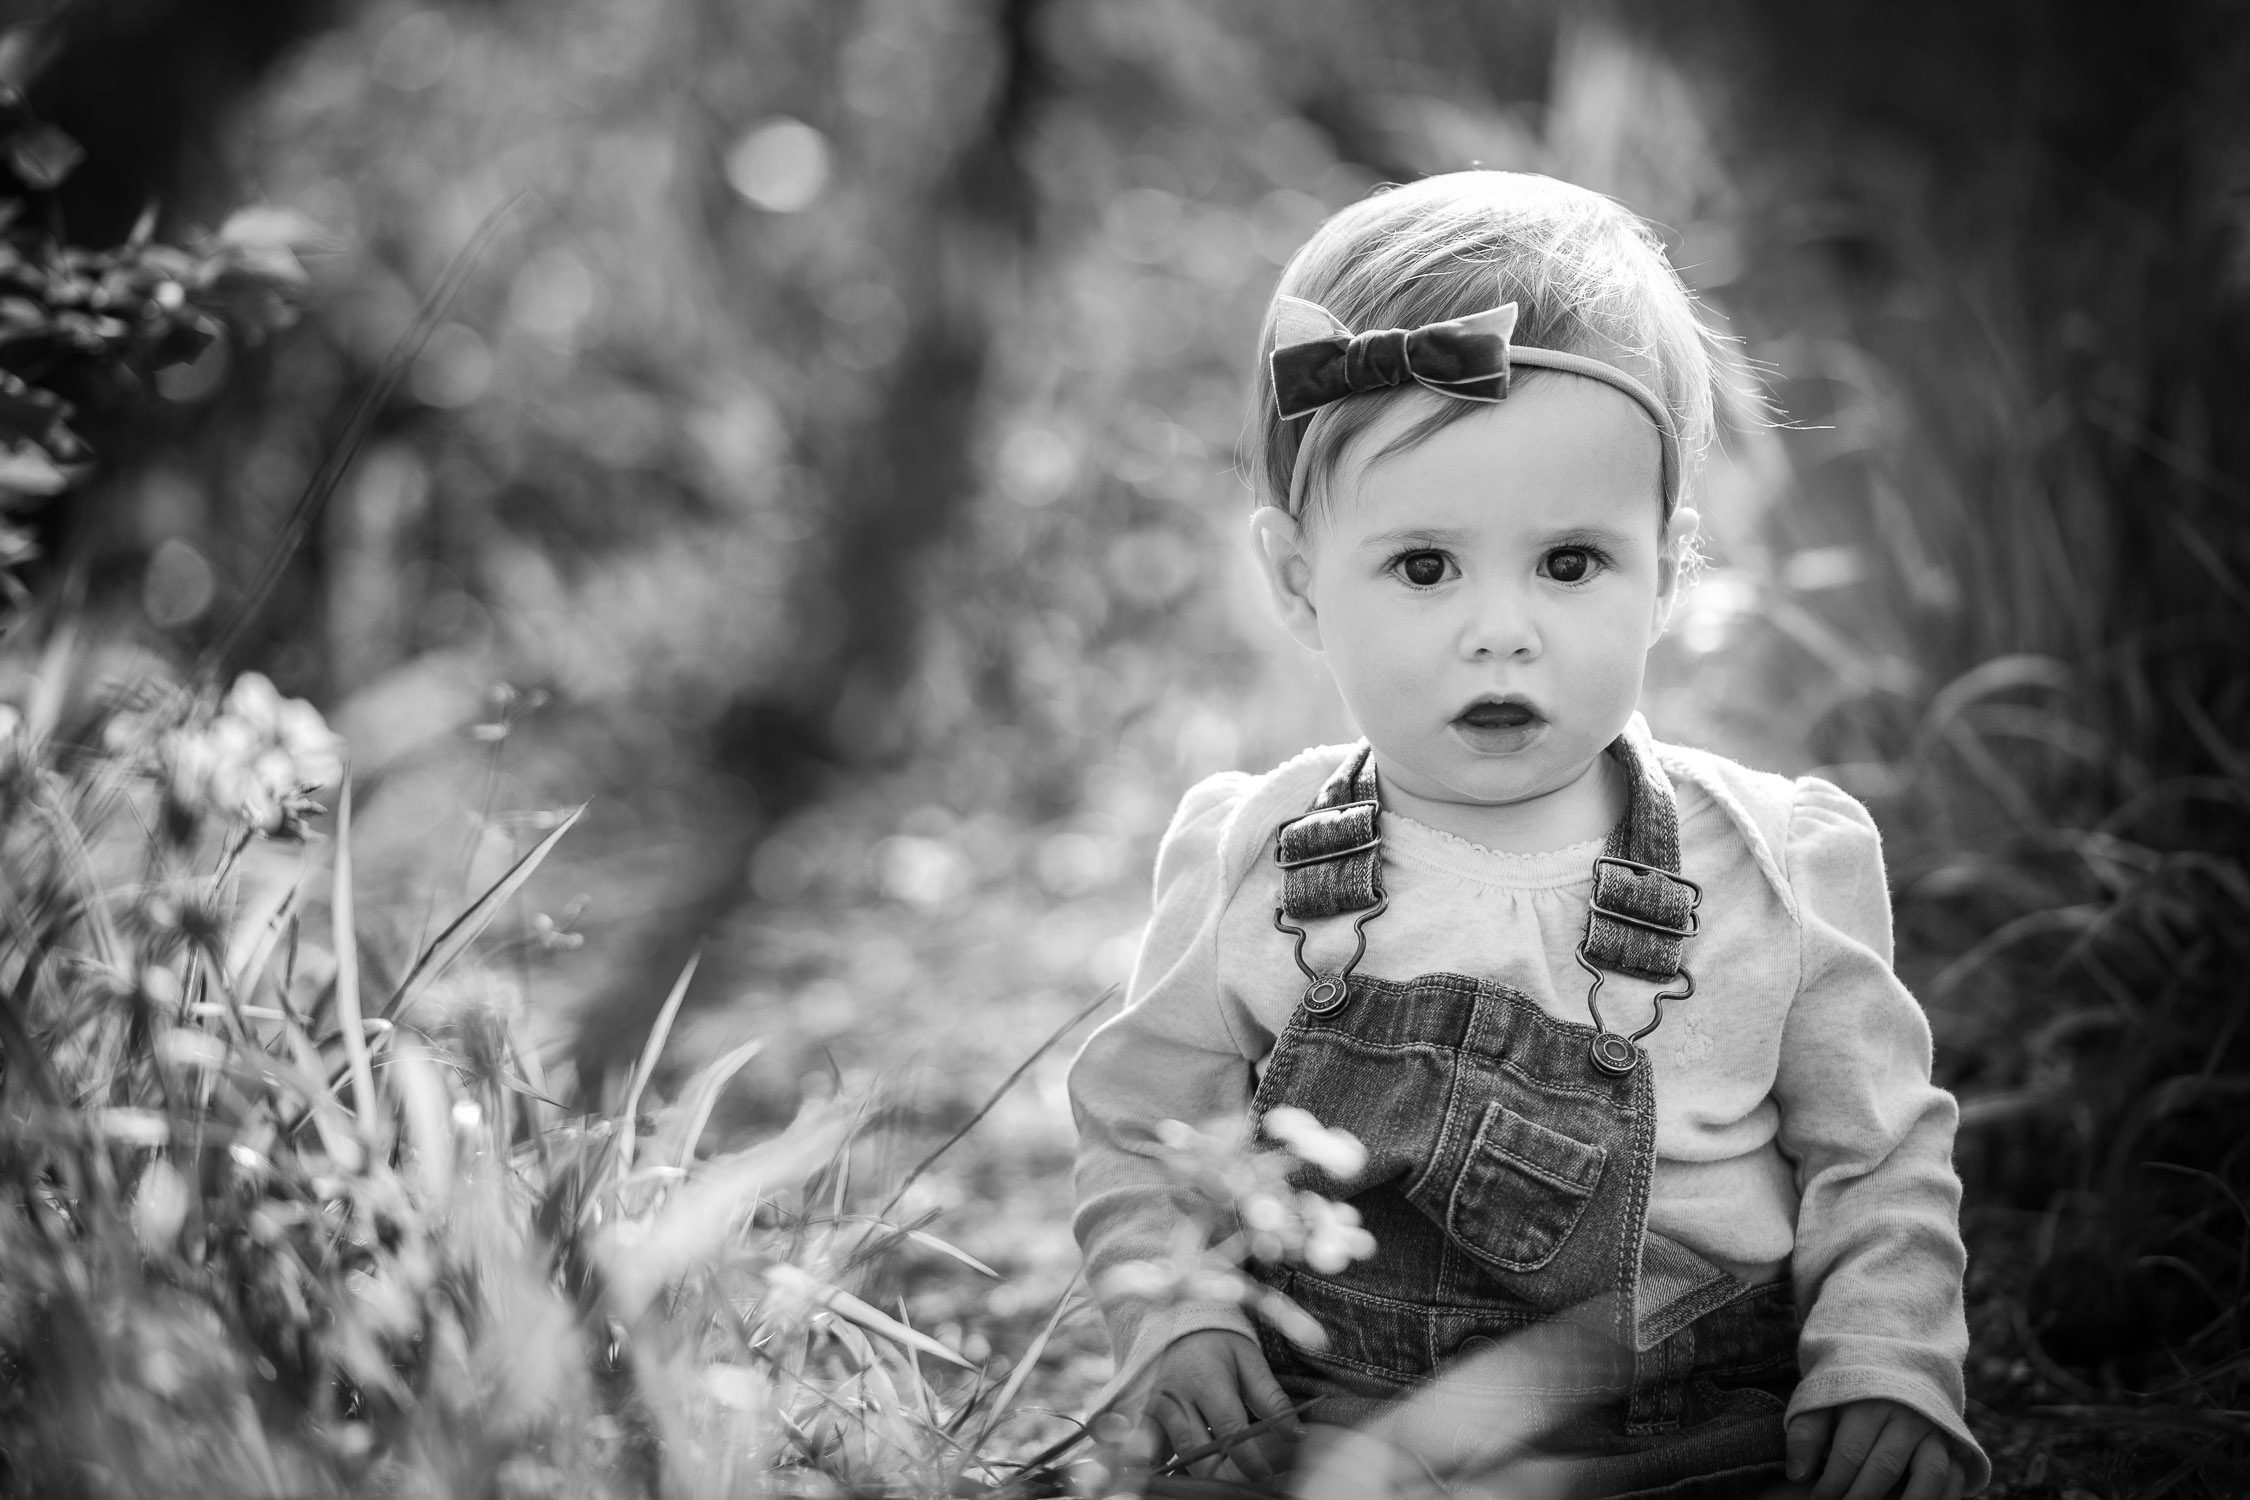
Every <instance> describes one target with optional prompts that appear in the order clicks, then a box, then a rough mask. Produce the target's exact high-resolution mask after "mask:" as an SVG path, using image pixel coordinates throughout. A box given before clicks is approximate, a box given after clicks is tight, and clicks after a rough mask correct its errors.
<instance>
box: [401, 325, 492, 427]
mask: <svg viewBox="0 0 2250 1500" xmlns="http://www.w3.org/2000/svg"><path fill="white" fill-rule="evenodd" d="M491 386H492V351H491V349H490V348H488V347H486V345H485V342H484V339H483V338H482V337H481V336H479V335H478V333H477V331H476V330H475V329H473V328H468V327H465V326H463V325H462V324H459V323H448V324H446V325H445V326H444V327H443V328H440V329H439V330H438V331H437V332H435V333H433V334H431V335H430V341H429V342H428V343H426V344H424V345H423V346H422V353H421V356H420V357H419V358H417V359H416V360H415V361H414V373H413V375H412V376H411V377H409V380H408V388H409V389H410V390H412V391H413V393H414V399H415V400H417V401H419V402H421V403H422V404H423V405H425V406H437V407H445V408H453V407H461V406H467V405H469V404H470V403H471V402H473V401H475V400H476V399H477V398H478V397H479V396H482V395H483V394H484V393H485V392H486V391H487V390H489V389H490V388H491Z"/></svg>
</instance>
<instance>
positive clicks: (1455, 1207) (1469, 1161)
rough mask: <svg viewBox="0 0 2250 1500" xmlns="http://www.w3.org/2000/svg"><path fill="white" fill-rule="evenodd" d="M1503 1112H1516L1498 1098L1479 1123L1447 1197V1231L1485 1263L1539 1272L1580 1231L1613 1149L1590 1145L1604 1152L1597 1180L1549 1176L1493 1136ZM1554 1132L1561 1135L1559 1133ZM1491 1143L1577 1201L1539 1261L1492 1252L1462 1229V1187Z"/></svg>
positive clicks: (1496, 1150) (1497, 1151)
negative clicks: (1581, 1181)
mask: <svg viewBox="0 0 2250 1500" xmlns="http://www.w3.org/2000/svg"><path fill="white" fill-rule="evenodd" d="M1503 1114H1515V1111H1513V1110H1511V1109H1509V1108H1508V1107H1507V1106H1506V1105H1504V1104H1501V1103H1500V1102H1499V1101H1497V1100H1495V1101H1493V1102H1492V1103H1490V1104H1488V1105H1486V1106H1485V1113H1484V1117H1483V1118H1482V1119H1480V1120H1479V1121H1478V1122H1477V1131H1476V1134H1475V1136H1474V1137H1472V1138H1471V1140H1470V1142H1469V1154H1468V1155H1467V1157H1465V1158H1464V1159H1463V1160H1462V1163H1461V1170H1460V1171H1459V1173H1457V1174H1456V1175H1455V1177H1454V1179H1453V1191H1452V1193H1451V1194H1450V1195H1449V1196H1448V1197H1447V1199H1446V1205H1445V1228H1446V1232H1447V1233H1448V1234H1449V1235H1451V1236H1452V1237H1453V1238H1454V1239H1455V1241H1457V1242H1458V1243H1459V1244H1460V1246H1461V1248H1462V1249H1463V1250H1465V1251H1467V1252H1468V1253H1469V1254H1470V1255H1471V1256H1473V1257H1475V1258H1476V1259H1478V1260H1480V1261H1483V1262H1485V1263H1486V1264H1488V1265H1495V1266H1499V1267H1501V1268H1502V1269H1504V1270H1509V1271H1518V1272H1530V1271H1537V1270H1539V1269H1540V1268H1541V1267H1543V1266H1545V1265H1547V1264H1548V1263H1549V1262H1550V1261H1552V1260H1553V1259H1554V1258H1555V1257H1556V1256H1557V1255H1560V1254H1561V1253H1562V1247H1563V1246H1564V1245H1566V1244H1568V1243H1569V1242H1570V1237H1571V1236H1572V1235H1573V1234H1576V1233H1577V1232H1578V1224H1579V1221H1580V1220H1582V1219H1584V1218H1585V1217H1586V1207H1587V1205H1588V1204H1589V1203H1591V1202H1592V1201H1593V1198H1594V1186H1595V1185H1596V1184H1598V1183H1599V1182H1600V1181H1601V1171H1602V1170H1603V1169H1606V1168H1607V1166H1608V1164H1609V1148H1608V1147H1606V1146H1591V1147H1590V1148H1589V1149H1591V1150H1593V1151H1596V1152H1598V1153H1600V1156H1599V1160H1598V1162H1597V1169H1596V1171H1595V1174H1594V1183H1591V1184H1587V1185H1584V1186H1581V1185H1579V1184H1578V1183H1574V1182H1561V1181H1558V1180H1555V1179H1551V1178H1549V1177H1548V1176H1547V1174H1545V1173H1541V1172H1537V1171H1536V1169H1533V1168H1532V1167H1531V1164H1530V1163H1528V1162H1525V1161H1523V1160H1521V1159H1520V1158H1519V1157H1518V1156H1517V1155H1516V1154H1515V1153H1514V1152H1512V1151H1507V1150H1504V1149H1502V1148H1501V1146H1500V1145H1499V1143H1498V1142H1497V1141H1495V1140H1493V1139H1492V1129H1493V1126H1494V1124H1495V1123H1496V1122H1497V1120H1498V1118H1499V1116H1501V1115H1503ZM1515 1117H1516V1118H1517V1119H1519V1120H1523V1119H1524V1116H1522V1115H1516V1116H1515ZM1525 1123H1527V1124H1529V1123H1532V1122H1530V1121H1528V1120H1527V1121H1525ZM1552 1133H1556V1134H1559V1132H1552ZM1578 1144H1580V1145H1588V1143H1587V1142H1584V1141H1581V1142H1579V1143H1578ZM1487 1146H1489V1147H1490V1148H1491V1149H1492V1151H1493V1154H1494V1155H1496V1156H1499V1157H1501V1158H1502V1159H1504V1160H1505V1161H1507V1162H1509V1163H1510V1164H1511V1165H1514V1166H1518V1167H1520V1168H1523V1169H1525V1170H1526V1171H1531V1172H1533V1174H1534V1180H1537V1181H1546V1182H1551V1183H1552V1185H1553V1186H1555V1187H1556V1188H1558V1189H1560V1190H1561V1191H1563V1192H1565V1193H1567V1194H1569V1195H1570V1196H1571V1197H1572V1198H1573V1199H1574V1200H1575V1201H1576V1204H1577V1208H1576V1211H1575V1212H1573V1213H1571V1215H1570V1222H1569V1223H1568V1224H1566V1225H1565V1226H1564V1227H1563V1230H1562V1232H1561V1233H1560V1234H1558V1235H1556V1236H1555V1242H1554V1243H1553V1244H1552V1245H1550V1246H1548V1247H1547V1250H1546V1253H1545V1254H1543V1255H1540V1256H1539V1257H1538V1258H1537V1259H1535V1260H1528V1261H1520V1260H1508V1259H1506V1258H1504V1257H1502V1256H1499V1255H1495V1254H1493V1253H1492V1252H1491V1251H1489V1250H1486V1249H1484V1248H1482V1247H1480V1246H1479V1245H1478V1244H1477V1242H1476V1240H1475V1239H1474V1238H1472V1237H1471V1236H1470V1235H1468V1234H1466V1233H1465V1232H1463V1230H1462V1229H1461V1226H1460V1220H1461V1190H1462V1187H1463V1185H1464V1184H1465V1183H1466V1182H1467V1181H1468V1177H1469V1172H1470V1170H1471V1168H1473V1167H1474V1166H1475V1165H1476V1160H1477V1156H1478V1153H1479V1152H1480V1150H1481V1149H1483V1148H1484V1147H1487Z"/></svg>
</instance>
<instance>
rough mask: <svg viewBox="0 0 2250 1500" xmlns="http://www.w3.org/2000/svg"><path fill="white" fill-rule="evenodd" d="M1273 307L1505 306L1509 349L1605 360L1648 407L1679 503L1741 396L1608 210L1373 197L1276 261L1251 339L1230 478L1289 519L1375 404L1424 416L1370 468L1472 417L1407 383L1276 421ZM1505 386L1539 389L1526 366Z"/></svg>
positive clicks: (1654, 253) (1652, 248)
mask: <svg viewBox="0 0 2250 1500" xmlns="http://www.w3.org/2000/svg"><path fill="white" fill-rule="evenodd" d="M1281 295H1287V296H1293V297H1301V298H1303V299H1305V300H1306V301H1308V302H1315V303H1318V304H1319V305H1320V306H1322V307H1324V308H1326V309H1327V310H1328V311H1329V312H1330V313H1332V314H1334V315H1335V316H1336V317H1337V318H1338V319H1340V320H1341V321H1342V322H1343V323H1344V325H1345V326H1346V327H1348V328H1350V329H1352V330H1353V331H1354V332H1355V333H1356V332H1363V331H1365V330H1368V329H1377V328H1415V327H1420V326H1421V325H1423V324H1427V323H1435V322H1443V321H1445V320H1448V319H1452V318H1460V317H1466V316H1468V315H1470V314H1472V313H1478V312H1483V311H1485V310H1487V309H1489V308H1492V307H1496V306H1499V305H1500V304H1501V303H1504V302H1513V303H1515V304H1516V307H1517V322H1516V330H1515V335H1514V342H1515V343H1517V344H1521V345H1526V346H1532V347H1538V348H1545V349H1560V350H1564V351H1567V352H1569V353H1572V354H1580V355H1585V356H1587V357H1589V358H1593V359H1599V360H1604V361H1607V362H1609V363H1611V364H1614V365H1617V366H1618V367H1620V368H1621V369H1623V370H1625V371H1626V372H1627V373H1629V374H1631V375H1633V376H1634V377H1635V378H1636V379H1638V380H1640V381H1641V382H1642V383H1643V384H1644V385H1646V386H1648V387H1649V388H1650V389H1651V390H1653V391H1654V392H1655V393H1656V395H1657V397H1658V399H1659V400H1660V401H1662V402H1663V404H1664V406H1665V408H1666V410H1667V411H1668V412H1669V413H1670V414H1671V418H1672V423H1673V427H1674V430H1675V431H1676V432H1677V433H1678V435H1679V440H1680V453H1681V464H1682V474H1681V484H1680V486H1679V488H1678V495H1679V496H1684V495H1686V494H1689V493H1691V492H1692V489H1693V485H1694V480H1695V477H1696V475H1697V474H1698V472H1699V471H1700V470H1701V468H1702V464H1703V459H1704V455H1705V453H1706V451H1707V450H1708V449H1709V447H1710V445H1711V441H1712V438H1713V435H1714V433H1715V431H1716V430H1717V426H1718V421H1719V416H1720V413H1721V412H1722V411H1723V410H1726V409H1729V408H1730V407H1731V406H1732V405H1734V404H1738V403H1739V401H1740V400H1741V399H1742V392H1743V391H1744V390H1745V389H1746V386H1747V381H1746V380H1745V379H1744V377H1743V374H1742V371H1741V369H1740V362H1739V359H1738V358H1737V357H1736V356H1735V355H1734V353H1733V351H1732V346H1731V344H1730V343H1729V342H1728V341H1727V340H1726V339H1724V338H1723V337H1722V336H1721V335H1720V334H1719V333H1718V332H1717V331H1716V330H1715V329H1714V328H1713V327H1711V326H1710V324H1709V323H1708V322H1707V321H1706V319H1705V317H1704V316H1703V314H1702V313H1701V311H1700V310H1699V308H1698V307H1697V305H1696V303H1695V301H1694V299H1693V297H1692V296H1691V294H1690V293H1689V292H1688V290H1687V288H1686V287H1685V286H1683V285H1682V284H1681V282H1680V278H1679V276H1678V274H1677V273H1676V272H1674V271H1673V269H1672V266H1671V264H1670V262H1669V261H1668V260H1667V259H1666V258H1665V254H1664V248H1663V245H1662V243H1661V242H1660V241H1659V240H1658V238H1657V236H1656V234H1655V233H1654V231H1653V230H1651V229H1650V228H1649V226H1648V225H1647V224H1645V223H1644V222H1643V221H1642V220H1641V219H1640V218H1638V217H1637V216H1636V215H1634V214H1633V213H1632V211H1631V210H1629V209H1627V208H1626V207H1625V206H1624V205H1622V204H1620V203H1618V202H1617V201H1616V200H1615V199H1613V198H1609V197H1606V196H1604V195H1602V194H1600V193H1596V192H1592V191H1590V190H1588V189H1586V188H1581V187H1577V186H1575V185H1573V184H1571V183H1567V182H1563V181H1561V180H1559V179H1557V178H1553V177H1545V176H1540V175H1538V174H1536V173H1527V172H1497V171H1485V170H1474V171H1465V172H1449V173H1445V174H1443V175H1441V176H1436V177H1427V178H1424V179H1422V180H1421V181H1419V182H1415V183H1411V184H1408V185H1405V186H1401V187H1391V188H1385V189H1382V190H1380V191H1378V192H1375V193H1373V194H1371V195H1369V196H1368V197H1366V198H1364V199H1362V200H1360V201H1359V202H1357V203H1355V204H1352V205H1351V206H1350V207H1348V208H1346V209H1344V210H1342V211H1341V212H1339V213H1337V214H1335V215H1334V216H1332V217H1331V218H1329V219H1328V220H1327V221H1326V222H1325V223H1323V224H1322V225H1321V226H1320V228H1319V229H1318V230H1316V231H1315V232H1314V234H1313V236H1312V238H1311V239H1309V240H1307V241H1306V242H1305V244H1304V245H1303V246H1302V247H1301V248H1300V249H1299V250H1298V251H1297V253H1296V255H1295V256H1293V257H1292V258H1291V259H1290V261H1289V264H1288V265H1287V266H1286V267H1285V268H1284V269H1283V271H1282V273H1281V281H1280V285H1279V286H1278V287H1277V288H1276V298H1275V301H1274V302H1273V303H1271V304H1269V306H1268V308H1267V312H1266V319H1265V325H1264V327H1263V329H1262V330H1261V331H1260V334H1259V338H1258V357H1257V360H1256V361H1255V364H1254V366H1253V372H1252V376H1251V391H1250V411H1249V416H1248V420H1247V423H1246V425H1245V428H1244V432H1243V440H1242V466H1243V471H1244V473H1245V475H1246V477H1247V478H1248V480H1249V483H1250V487H1251V491H1252V493H1253V495H1254V497H1255V501H1256V503H1257V504H1259V505H1275V506H1279V507H1281V508H1282V509H1284V510H1287V511H1288V512H1290V513H1291V514H1292V515H1297V516H1305V515H1312V514H1318V513H1319V512H1320V511H1321V509H1322V508H1323V507H1324V506H1325V504H1326V503H1327V501H1328V499H1329V489H1330V486H1331V484H1332V482H1333V480H1334V476H1335V473H1336V470H1337V468H1338V466H1339V464H1340V463H1341V461H1342V460H1343V458H1344V456H1345V454H1346V453H1347V452H1348V451H1349V450H1350V449H1351V447H1352V446H1353V444H1354V442H1355V440H1356V439H1358V438H1359V437H1360V436H1361V435H1362V434H1363V433H1365V432H1366V430H1367V428H1368V427H1369V425H1370V424H1371V423H1372V422H1373V421H1374V419H1375V416H1376V414H1377V413H1379V412H1381V411H1382V410H1384V409H1385V407H1386V406H1388V405H1389V404H1391V403H1393V402H1397V401H1413V402H1417V403H1419V404H1421V405H1422V406H1423V407H1425V408H1426V409H1425V410H1424V411H1423V412H1422V413H1421V414H1420V416H1419V417H1418V418H1417V420H1415V421H1414V422H1412V423H1410V424H1409V425H1408V426H1407V427H1406V428H1405V429H1404V430H1403V431H1402V432H1400V433H1399V434H1398V436H1397V437H1395V438H1394V439H1393V440H1392V441H1391V442H1390V443H1389V444H1387V445H1386V446H1385V447H1384V448H1383V449H1382V450H1380V451H1379V452H1377V453H1372V454H1369V455H1367V456H1366V457H1367V460H1368V461H1370V462H1371V461H1373V460H1374V459H1375V458H1379V457H1381V456H1383V454H1384V453H1389V452H1395V451H1398V450H1400V449H1404V448H1410V447H1412V446H1414V445H1415V444H1417V443H1420V442H1422V441H1424V440H1426V439H1427V438H1429V437H1430V436H1431V435H1432V434H1433V433H1435V432H1437V431H1439V430H1440V429H1442V428H1444V427H1446V426H1447V425H1449V424H1451V423H1453V422H1455V421H1458V420H1460V419H1461V418H1462V417H1464V416H1467V415H1468V414H1469V413H1471V412H1473V411H1476V410H1479V409H1480V408H1481V403H1477V402H1470V401H1459V400H1453V399H1449V398H1447V397H1443V396H1439V395H1435V394H1433V393H1431V392H1428V391H1425V390H1424V389H1422V388H1421V387H1419V386H1415V385H1411V384H1408V385H1401V386H1398V387H1395V388H1392V389H1387V390H1379V391H1368V392H1362V393H1360V394H1357V395H1354V396H1352V397H1349V398H1347V399H1345V400H1342V401H1337V402H1333V403H1331V404H1330V405H1328V406H1325V407H1323V408H1321V409H1320V410H1319V411H1317V412H1315V413H1313V415H1312V416H1310V417H1308V418H1301V419H1298V420H1295V421H1285V420H1283V419H1282V417H1281V415H1280V413H1279V411H1278V409H1277V408H1276V406H1275V403H1274V394H1273V373H1272V368H1271V364H1270V358H1271V355H1272V353H1273V349H1274V339H1275V318H1276V312H1277V310H1278V308H1279V306H1280V303H1279V297H1280V296H1281ZM1515 378H1516V380H1517V381H1519V382H1520V381H1524V380H1537V379H1548V378H1552V377H1551V376H1549V375H1548V374H1546V373H1545V372H1542V371H1539V370H1536V369H1529V368H1526V369H1522V370H1519V371H1518V372H1517V373H1516V377H1515ZM1676 503H1678V498H1677V496H1675V497H1672V498H1668V499H1667V501H1666V505H1667V507H1669V506H1671V505H1673V504H1676ZM1667 514H1669V510H1667Z"/></svg>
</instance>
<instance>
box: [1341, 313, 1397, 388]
mask: <svg viewBox="0 0 2250 1500" xmlns="http://www.w3.org/2000/svg"><path fill="white" fill-rule="evenodd" d="M1412 370H1413V365H1412V363H1411V362H1410V361H1409V360H1408V358H1407V353H1406V330H1405V329H1403V328H1375V329H1370V330H1369V331H1368V332H1366V333H1355V334H1353V335H1352V338H1351V342H1350V343H1348V344H1346V345H1345V346H1344V384H1345V385H1347V386H1349V387H1350V388H1351V389H1352V390H1355V391H1371V390H1374V389H1376V388H1377V387H1378V386H1386V385H1397V384H1399V383H1400V382H1401V381H1403V380H1406V379H1408V378H1409V376H1410V375H1411V373H1412Z"/></svg>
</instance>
